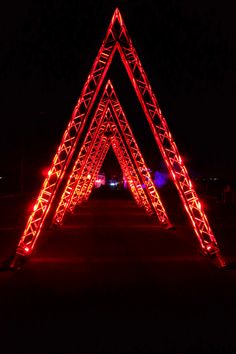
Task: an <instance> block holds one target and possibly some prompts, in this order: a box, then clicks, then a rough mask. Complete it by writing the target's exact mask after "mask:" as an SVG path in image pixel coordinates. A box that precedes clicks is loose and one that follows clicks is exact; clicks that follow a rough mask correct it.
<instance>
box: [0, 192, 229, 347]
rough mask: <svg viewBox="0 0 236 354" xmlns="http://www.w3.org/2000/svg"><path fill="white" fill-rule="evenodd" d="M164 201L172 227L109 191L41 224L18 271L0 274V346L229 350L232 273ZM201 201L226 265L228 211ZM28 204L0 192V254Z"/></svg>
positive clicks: (11, 242)
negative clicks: (49, 224) (60, 220)
mask: <svg viewBox="0 0 236 354" xmlns="http://www.w3.org/2000/svg"><path fill="white" fill-rule="evenodd" d="M168 198H169V203H168V205H169V209H168V208H167V210H169V214H170V216H171V218H172V221H174V223H175V224H176V229H175V230H171V231H167V230H162V229H161V228H159V226H158V224H157V222H156V221H155V220H154V219H153V218H150V217H148V216H146V215H145V213H144V212H143V210H142V209H140V208H138V207H137V206H136V205H135V203H134V202H133V201H132V199H130V198H129V196H127V195H126V194H124V193H119V192H118V191H116V192H113V193H109V194H107V193H106V195H99V194H97V195H96V194H95V195H94V196H93V198H92V199H91V200H90V201H89V202H87V203H86V204H84V205H83V206H81V207H80V208H79V209H78V214H77V215H76V216H73V217H71V216H70V217H67V220H66V222H65V225H64V227H63V228H62V229H61V230H60V231H52V230H47V231H44V232H43V234H42V238H41V241H40V242H39V244H38V248H37V252H36V253H35V255H34V256H33V257H32V258H31V259H30V260H29V261H28V262H27V263H26V265H25V267H24V268H23V269H22V270H21V271H15V272H12V271H2V272H1V273H0V298H1V301H0V307H1V312H0V313H1V321H0V323H1V332H0V333H1V334H0V336H1V342H0V343H1V344H0V353H1V354H6V353H109V354H111V353H199V354H200V353H228V354H229V353H235V352H236V335H235V317H236V270H235V269H234V268H233V267H231V269H227V270H220V269H218V268H217V267H215V266H214V264H213V263H212V262H211V261H210V260H208V259H206V258H205V257H203V256H202V255H201V254H200V252H199V247H198V242H197V240H196V239H195V236H194V235H193V233H192V231H191V228H190V227H189V225H188V222H187V221H186V219H185V216H184V215H183V214H182V210H181V207H180V206H179V205H176V204H175V199H171V198H170V197H169V196H168V197H167V199H168ZM207 202H208V207H207V213H208V215H209V219H210V221H211V224H212V228H213V229H214V231H215V234H216V235H217V237H218V242H219V244H220V246H221V248H222V251H223V252H224V254H225V256H226V258H227V259H228V260H230V262H232V263H233V262H234V261H235V260H236V234H235V230H236V222H235V209H236V208H235V206H230V205H221V204H217V203H216V202H215V200H208V201H207ZM29 204H30V196H26V197H25V198H21V197H18V198H16V197H8V198H1V199H0V212H1V215H2V218H1V228H0V247H1V248H0V260H4V259H6V258H7V257H8V256H9V255H11V253H12V251H13V248H14V247H15V245H16V242H17V239H18V237H19V233H20V231H21V229H22V227H23V224H24V222H25V220H24V218H25V212H26V210H27V208H28V205H29Z"/></svg>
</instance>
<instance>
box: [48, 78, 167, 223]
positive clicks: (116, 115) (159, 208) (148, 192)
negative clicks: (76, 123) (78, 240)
mask: <svg viewBox="0 0 236 354" xmlns="http://www.w3.org/2000/svg"><path fill="white" fill-rule="evenodd" d="M102 109H103V111H102ZM114 119H115V120H114ZM112 120H113V122H112ZM107 122H112V124H111V128H112V129H111V130H110V134H111V135H115V137H116V140H117V141H118V142H119V144H118V145H117V144H112V147H113V149H114V151H115V153H116V150H117V149H118V147H119V149H121V150H122V154H123V156H127V159H126V163H127V167H129V168H130V171H129V172H128V175H131V176H132V179H133V183H134V184H135V188H136V189H137V192H138V195H139V196H140V200H141V204H142V205H144V207H145V208H146V211H147V212H148V213H149V214H151V213H153V212H155V213H156V215H157V217H158V219H159V221H160V223H161V224H163V225H166V226H170V222H169V220H168V217H167V214H166V211H165V209H164V206H163V204H162V203H161V200H160V197H159V195H158V193H157V190H156V188H155V186H154V183H153V181H152V179H151V176H150V173H149V171H148V168H147V166H146V164H145V162H144V159H143V157H142V154H141V152H140V150H139V148H138V145H137V142H136V140H135V138H134V135H133V133H132V131H131V129H130V126H129V124H128V121H127V119H126V117H125V114H124V112H123V110H122V107H121V105H120V102H119V101H118V98H117V95H116V93H115V91H114V88H113V86H112V84H111V82H110V80H109V81H108V83H107V84H106V86H105V90H104V93H103V95H102V98H101V100H100V102H99V104H98V108H97V110H96V113H95V115H94V118H93V120H92V122H91V124H90V127H89V129H88V133H87V135H86V137H85V140H84V143H83V145H82V147H81V149H80V152H79V154H78V157H77V159H76V162H75V163H74V167H73V170H72V173H71V175H70V177H69V179H68V183H67V186H66V188H65V191H64V193H63V195H62V198H61V201H60V203H59V205H58V207H57V210H56V213H55V216H54V218H53V223H54V224H60V223H61V222H62V219H63V217H64V215H65V212H66V209H67V208H68V207H69V209H70V210H72V211H73V209H74V207H75V205H76V204H77V199H79V196H80V194H81V191H82V190H83V189H84V185H86V184H88V177H89V179H91V173H92V171H93V169H94V166H95V165H96V159H97V158H99V154H98V151H99V149H100V145H103V142H102V139H101V137H102V136H103V134H104V129H105V126H106V124H107ZM115 128H116V129H115ZM116 146H117V147H116ZM126 146H127V148H126ZM127 149H128V151H127ZM116 155H117V154H116ZM117 156H120V154H119V153H118V155H117ZM118 160H119V159H118ZM123 160H124V157H123V158H122V159H121V161H123ZM131 160H132V161H131ZM121 166H122V164H121ZM122 169H123V168H122ZM125 171H126V169H125ZM125 176H126V174H125ZM127 180H128V181H130V178H128V179H127ZM129 184H130V183H129ZM142 186H145V188H143V187H142Z"/></svg>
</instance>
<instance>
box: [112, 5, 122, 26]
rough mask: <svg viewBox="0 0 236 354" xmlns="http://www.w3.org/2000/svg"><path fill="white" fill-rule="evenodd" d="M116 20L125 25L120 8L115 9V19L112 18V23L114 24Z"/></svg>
mask: <svg viewBox="0 0 236 354" xmlns="http://www.w3.org/2000/svg"><path fill="white" fill-rule="evenodd" d="M116 18H117V19H118V21H119V22H120V24H121V25H122V24H123V19H122V16H121V13H120V10H119V9H118V7H117V8H116V9H115V11H114V14H113V17H112V23H114V21H115V20H116Z"/></svg>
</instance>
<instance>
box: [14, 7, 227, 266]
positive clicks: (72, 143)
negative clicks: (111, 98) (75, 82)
mask: <svg viewBox="0 0 236 354" xmlns="http://www.w3.org/2000/svg"><path fill="white" fill-rule="evenodd" d="M116 51H118V53H119V54H120V56H121V59H122V62H123V64H124V66H125V68H126V71H127V73H128V76H129V78H130V80H131V82H132V85H133V87H134V90H135V92H136V94H137V97H138V99H139V101H140V103H141V106H142V108H143V111H144V114H145V116H146V118H147V120H148V123H149V125H150V127H151V130H152V133H153V135H154V138H155V140H156V143H157V145H158V147H159V150H160V152H161V154H162V157H163V159H164V161H165V163H166V166H167V168H168V171H169V174H170V176H171V177H172V179H173V182H174V184H175V186H176V188H177V191H178V193H179V196H180V198H181V201H182V203H183V205H184V207H185V210H186V212H187V214H188V216H189V218H190V221H191V223H192V226H193V230H194V232H195V234H196V236H197V238H198V241H199V243H200V247H201V249H202V251H203V252H204V254H207V255H210V256H214V257H216V259H217V260H218V261H219V263H222V265H223V260H222V258H221V255H220V251H219V247H218V245H217V242H216V239H215V237H214V235H213V232H212V230H211V227H210V225H209V222H208V219H207V217H206V214H205V212H204V211H203V209H202V206H201V203H200V201H199V198H198V196H197V194H196V191H195V190H194V188H193V185H192V182H191V180H190V178H189V175H188V172H187V169H186V167H185V165H184V162H183V160H182V159H181V156H180V154H179V152H178V149H177V146H176V144H175V142H174V140H173V137H172V135H171V133H170V130H169V128H168V125H167V122H166V120H165V118H164V116H163V114H162V112H161V110H160V107H159V105H158V102H157V99H156V97H155V94H154V92H153V91H152V88H151V85H150V83H149V81H148V78H147V76H146V74H145V71H144V69H143V67H142V64H141V62H140V60H139V57H138V55H137V53H136V50H135V48H134V46H133V43H132V41H131V39H130V37H129V35H128V31H127V29H126V26H125V24H124V21H123V19H122V17H121V14H120V12H119V10H118V9H116V10H115V12H114V14H113V17H112V20H111V22H110V25H109V27H108V30H107V33H106V36H105V39H104V41H103V43H102V45H101V48H100V50H99V52H98V55H97V57H96V59H95V61H94V64H93V66H92V69H91V71H90V73H89V75H88V78H87V81H86V82H85V85H84V87H83V89H82V93H81V96H80V98H79V100H78V102H77V104H76V107H75V109H74V111H73V114H72V117H71V119H70V121H69V124H68V127H67V129H66V130H65V132H64V135H63V137H62V141H61V144H60V145H59V147H58V150H57V152H56V154H55V156H54V159H53V161H52V165H51V168H50V170H49V172H48V176H47V178H46V179H45V181H44V183H43V186H42V188H41V191H40V193H39V196H38V198H37V201H36V203H35V206H34V210H33V212H32V214H31V215H30V217H29V220H28V222H27V225H26V227H25V230H24V232H23V235H22V237H21V239H20V242H19V245H18V247H17V250H16V255H21V256H27V255H29V254H31V252H32V250H33V248H34V245H35V242H36V240H37V238H38V236H39V235H40V231H41V229H42V227H43V225H44V223H45V220H46V217H47V215H48V212H49V210H50V208H51V205H52V202H53V200H54V199H55V196H56V194H57V191H58V188H59V186H60V184H61V182H62V181H63V180H64V176H65V172H66V171H67V170H68V168H69V164H70V162H71V160H72V157H73V156H74V152H75V149H76V146H77V143H78V141H79V139H80V136H81V133H82V131H83V129H84V126H85V123H86V122H87V119H88V117H89V115H90V112H91V109H92V107H93V104H94V102H95V100H96V98H97V95H98V92H99V90H100V87H101V85H102V83H103V81H104V78H105V75H106V73H107V70H108V68H109V66H110V64H111V61H112V59H113V56H114V53H115V52H116ZM113 110H114V111H116V110H115V109H113ZM104 112H105V110H104V107H103V109H102V110H101V111H100V112H99V114H101V115H103V114H104ZM118 118H119V117H118ZM111 140H112V139H111ZM111 144H112V146H113V147H114V144H113V143H112V142H111ZM117 151H118V150H117ZM119 151H120V150H119ZM116 154H117V156H118V154H119V152H118V153H117V152H116ZM119 156H120V155H119ZM130 181H131V178H130ZM135 188H136V191H137V186H136V187H135ZM140 195H141V194H140V192H139V193H137V194H136V198H141V197H140ZM146 197H147V196H146ZM140 200H142V198H141V199H140ZM143 200H144V199H143ZM143 200H142V204H143V205H144V203H143ZM147 200H148V197H147ZM158 200H159V199H158ZM149 203H150V200H149ZM163 210H164V209H163ZM164 214H165V213H164ZM164 214H163V215H164ZM165 218H166V221H167V216H166V214H165Z"/></svg>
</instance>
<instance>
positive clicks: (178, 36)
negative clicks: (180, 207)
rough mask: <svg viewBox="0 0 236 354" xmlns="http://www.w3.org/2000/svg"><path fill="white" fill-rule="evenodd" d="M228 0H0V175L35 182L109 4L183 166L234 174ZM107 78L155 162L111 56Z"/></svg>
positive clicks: (235, 74) (234, 83) (235, 55)
mask: <svg viewBox="0 0 236 354" xmlns="http://www.w3.org/2000/svg"><path fill="white" fill-rule="evenodd" d="M233 4H234V1H231V2H230V1H224V2H220V1H211V0H205V1H189V0H172V1H171V0H168V1H167V0H162V1H160V0H156V1H150V0H145V1H144V0H140V1H131V0H129V1H91V0H86V1H78V0H76V1H74V0H70V1H66V0H57V1H50V0H49V1H33V0H22V1H13V2H6V3H5V4H4V7H1V12H0V43H1V52H0V90H1V95H0V115H1V153H0V163H1V165H0V174H1V175H3V176H7V178H8V179H9V180H11V181H12V183H13V184H14V183H15V184H16V185H18V184H19V178H20V177H19V176H20V170H23V175H24V183H26V184H27V183H29V181H30V180H31V181H32V180H34V181H35V183H36V184H37V181H39V182H40V181H41V180H40V179H42V171H43V169H45V168H46V167H47V166H50V163H51V160H52V158H53V156H54V153H55V152H56V149H57V146H58V144H59V143H60V140H61V136H62V134H63V130H64V129H65V128H66V125H67V122H68V120H69V119H70V116H71V113H72V111H73V107H74V105H75V104H76V101H77V99H78V98H79V95H80V93H81V90H82V87H83V84H84V82H85V80H86V78H87V75H88V73H89V71H90V69H91V66H92V64H93V61H94V59H95V57H96V55H97V52H98V50H99V47H100V45H101V43H102V40H103V38H104V36H105V33H106V30H107V27H108V25H109V22H110V19H111V17H112V15H113V12H114V10H115V8H116V7H117V6H118V7H119V9H120V11H121V14H122V16H123V18H124V21H125V23H126V26H127V29H128V31H129V34H130V36H131V38H132V41H133V44H134V45H135V47H136V50H137V52H138V55H139V58H140V60H141V62H142V64H143V67H144V69H145V71H146V73H147V76H148V78H149V81H150V83H151V85H152V88H153V90H154V92H155V94H156V96H157V99H158V101H159V104H160V107H161V109H162V111H163V113H164V115H165V117H166V119H167V122H168V125H169V127H170V130H171V132H172V134H173V136H174V139H175V141H176V144H177V146H178V148H179V151H180V153H181V154H182V155H183V157H184V159H185V161H186V164H187V168H188V169H189V171H190V173H191V174H192V175H193V176H219V177H224V178H233V179H234V178H236V163H235V162H236V158H235V155H236V154H235V152H236V151H235V150H236V149H235V128H234V120H235V106H234V102H235V97H236V95H235V94H236V67H235V63H236V44H235V43H236V41H235V40H236V25H235V11H234V7H233ZM1 6H2V5H1ZM107 78H110V79H111V80H112V82H113V84H114V87H115V89H116V91H117V94H118V96H119V99H120V102H121V104H122V106H123V109H124V111H125V113H126V114H127V117H128V119H129V121H130V124H131V126H132V129H133V130H134V133H135V136H136V137H137V140H138V143H139V144H140V146H141V147H142V149H143V152H144V156H145V158H146V160H147V163H148V165H149V166H150V167H151V168H152V169H158V168H162V167H163V166H162V160H161V157H160V155H159V152H158V149H157V147H155V144H154V142H153V139H152V136H151V134H150V131H149V130H148V125H147V123H146V121H145V117H144V114H143V112H142V111H141V108H140V105H139V103H138V100H137V98H136V96H135V94H134V91H133V89H132V86H131V83H130V81H129V79H128V77H127V74H126V71H125V69H124V68H123V65H122V64H121V61H120V59H119V57H118V56H116V57H115V58H114V62H113V63H112V65H111V69H110V71H109V72H108V76H107ZM111 156H112V155H111ZM14 188H15V187H14ZM17 188H18V187H17Z"/></svg>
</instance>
